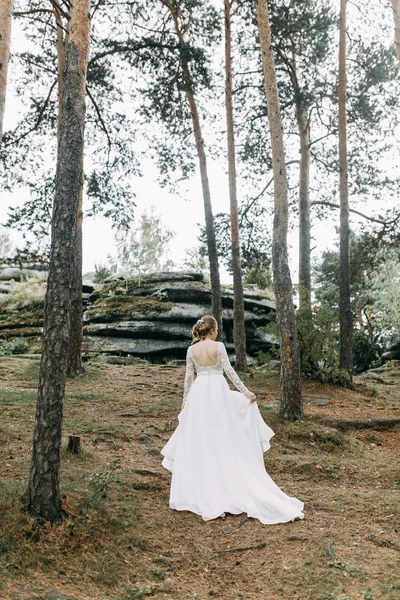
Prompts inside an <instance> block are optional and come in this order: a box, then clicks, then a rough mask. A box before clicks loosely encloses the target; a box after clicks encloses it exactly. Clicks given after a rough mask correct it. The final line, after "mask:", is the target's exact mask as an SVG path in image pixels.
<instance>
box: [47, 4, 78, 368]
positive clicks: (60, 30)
mask: <svg viewBox="0 0 400 600" xmlns="http://www.w3.org/2000/svg"><path fill="white" fill-rule="evenodd" d="M54 4H55V8H54V14H55V18H56V27H57V41H56V47H57V59H58V125H57V136H58V140H59V139H60V128H61V115H62V110H61V109H62V94H63V87H64V70H65V46H66V43H67V41H68V23H66V25H65V26H64V25H63V21H62V16H61V9H60V8H59V6H60V5H59V2H58V0H54ZM57 7H58V8H57ZM64 31H65V39H64ZM82 201H83V163H82V177H81V181H80V187H79V204H78V215H77V221H76V234H75V252H74V256H73V261H74V278H73V283H72V298H71V322H70V334H69V347H68V367H67V376H68V377H75V376H77V375H80V374H81V373H83V372H84V368H83V364H82V340H83V306H82Z"/></svg>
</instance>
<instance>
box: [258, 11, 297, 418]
mask: <svg viewBox="0 0 400 600" xmlns="http://www.w3.org/2000/svg"><path fill="white" fill-rule="evenodd" d="M256 6H257V22H258V29H259V32H260V45H261V55H262V64H263V71H264V83H265V95H266V98H267V105H268V122H269V130H270V135H271V147H272V163H273V172H274V198H275V204H274V232H273V242H272V243H273V246H272V264H273V273H274V283H275V294H276V312H277V322H278V328H279V340H280V349H281V407H280V413H281V415H282V416H283V417H284V418H286V419H290V420H295V419H301V418H302V416H303V404H302V397H301V375H300V356H299V342H298V336H297V327H296V315H295V311H294V305H293V296H292V280H291V277H290V270H289V263H288V254H287V230H288V194H287V178H286V167H285V152H284V146H283V129H282V120H281V114H280V107H279V97H278V88H277V83H276V73H275V64H274V56H273V52H272V42H271V29H270V25H269V17H268V3H267V0H256Z"/></svg>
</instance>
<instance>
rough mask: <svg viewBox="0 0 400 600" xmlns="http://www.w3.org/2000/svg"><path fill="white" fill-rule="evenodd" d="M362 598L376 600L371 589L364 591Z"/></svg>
mask: <svg viewBox="0 0 400 600" xmlns="http://www.w3.org/2000/svg"><path fill="white" fill-rule="evenodd" d="M361 596H362V597H363V598H365V600H375V599H374V595H373V593H372V592H371V590H370V589H368V590H362V591H361Z"/></svg>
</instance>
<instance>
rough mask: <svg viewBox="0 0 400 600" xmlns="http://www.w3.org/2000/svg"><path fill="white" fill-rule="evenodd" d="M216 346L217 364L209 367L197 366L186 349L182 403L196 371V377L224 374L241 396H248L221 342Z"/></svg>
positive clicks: (189, 350) (190, 350) (190, 351)
mask: <svg viewBox="0 0 400 600" xmlns="http://www.w3.org/2000/svg"><path fill="white" fill-rule="evenodd" d="M217 344H218V358H217V362H216V363H215V364H214V365H210V366H206V367H205V366H202V365H199V364H198V363H197V361H196V359H195V358H194V356H193V354H192V349H191V347H189V348H188V351H187V354H186V375H185V383H184V390H183V403H185V402H186V398H187V397H188V395H189V392H190V388H191V387H192V383H193V381H194V373H195V371H196V374H197V376H199V375H213V374H217V375H218V374H220V375H222V374H223V373H225V374H226V375H227V377H229V379H230V380H231V381H232V383H233V385H234V386H235V387H236V388H237V389H238V390H239V391H240V392H242V394H244V395H245V396H247V395H248V394H249V390H248V389H247V387H246V386H245V385H244V383H243V381H242V380H241V379H240V377H239V376H238V374H237V373H236V371H235V370H234V368H233V367H232V365H231V363H230V361H229V358H228V354H227V352H226V348H225V346H224V344H223V343H222V342H217Z"/></svg>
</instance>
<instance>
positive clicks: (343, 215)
mask: <svg viewBox="0 0 400 600" xmlns="http://www.w3.org/2000/svg"><path fill="white" fill-rule="evenodd" d="M346 8H347V0H340V25H339V85H338V96H339V172H340V175H339V193H340V292H339V324H340V367H341V369H343V371H344V374H345V377H346V378H347V379H348V383H349V384H351V381H352V369H353V345H354V342H353V315H352V312H351V304H350V227H349V190H348V167H347V116H346V86H347V81H346Z"/></svg>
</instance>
